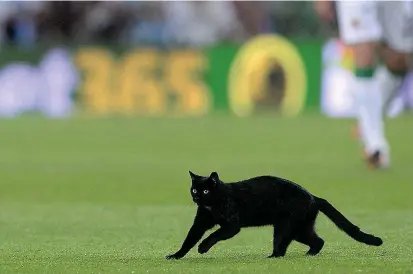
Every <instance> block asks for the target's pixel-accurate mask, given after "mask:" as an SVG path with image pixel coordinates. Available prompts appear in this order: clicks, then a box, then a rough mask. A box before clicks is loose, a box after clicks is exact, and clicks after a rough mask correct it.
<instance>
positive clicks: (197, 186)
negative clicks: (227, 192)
mask: <svg viewBox="0 0 413 274" xmlns="http://www.w3.org/2000/svg"><path fill="white" fill-rule="evenodd" d="M189 175H190V176H191V180H192V185H191V189H190V191H191V196H192V200H193V201H194V202H195V203H196V204H197V205H204V206H210V205H212V204H213V202H214V199H215V198H216V194H217V191H218V186H219V185H220V184H222V182H221V181H220V180H219V176H218V173H216V172H215V171H214V172H212V173H211V175H209V176H208V177H205V176H200V175H197V174H195V173H193V172H191V171H189Z"/></svg>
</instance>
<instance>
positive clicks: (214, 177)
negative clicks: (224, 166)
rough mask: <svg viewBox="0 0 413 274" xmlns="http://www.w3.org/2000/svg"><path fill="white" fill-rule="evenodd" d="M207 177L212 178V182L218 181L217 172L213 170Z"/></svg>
mask: <svg viewBox="0 0 413 274" xmlns="http://www.w3.org/2000/svg"><path fill="white" fill-rule="evenodd" d="M209 178H210V179H211V180H212V182H214V184H218V183H219V176H218V173H216V172H215V171H213V172H212V173H211V175H209Z"/></svg>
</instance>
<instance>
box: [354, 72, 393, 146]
mask: <svg viewBox="0 0 413 274" xmlns="http://www.w3.org/2000/svg"><path fill="white" fill-rule="evenodd" d="M353 79H354V86H353V87H354V98H355V101H356V105H357V112H358V117H357V118H358V124H359V126H360V130H361V135H362V138H363V141H364V145H365V150H366V152H367V153H368V154H372V153H374V152H375V151H377V150H379V151H381V152H382V153H387V151H388V145H387V141H386V138H385V136H384V125H383V116H382V112H381V110H382V96H381V94H380V92H379V89H378V82H377V81H376V79H375V77H371V78H367V77H353Z"/></svg>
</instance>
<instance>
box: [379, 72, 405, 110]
mask: <svg viewBox="0 0 413 274" xmlns="http://www.w3.org/2000/svg"><path fill="white" fill-rule="evenodd" d="M376 77H377V78H376V79H377V81H378V85H379V89H380V93H381V94H382V98H383V109H382V114H383V117H386V116H387V114H388V111H389V106H390V103H391V102H392V100H393V99H394V98H395V97H396V96H397V93H398V92H399V89H400V87H401V85H402V84H403V79H404V78H403V77H402V76H396V75H394V74H393V73H391V72H390V71H389V70H388V69H387V67H386V66H381V67H380V68H379V69H378V70H377V71H376Z"/></svg>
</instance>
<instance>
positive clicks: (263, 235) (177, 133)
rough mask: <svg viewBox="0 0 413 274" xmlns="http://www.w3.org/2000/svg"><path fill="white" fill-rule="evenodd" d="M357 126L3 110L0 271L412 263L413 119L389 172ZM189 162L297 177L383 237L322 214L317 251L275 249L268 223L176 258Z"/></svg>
mask: <svg viewBox="0 0 413 274" xmlns="http://www.w3.org/2000/svg"><path fill="white" fill-rule="evenodd" d="M352 124H353V122H352V121H350V120H329V119H327V118H323V117H321V116H319V115H315V114H311V115H306V116H303V117H300V118H297V119H280V118H273V117H269V116H262V117H256V118H248V119H235V118H231V117H224V116H222V117H221V116H214V117H209V118H202V119H183V118H181V119H178V118H176V119H172V118H171V119H122V118H110V119H109V118H108V119H101V120H91V119H86V118H77V119H73V120H64V121H47V120H43V119H40V118H34V117H24V118H21V119H18V120H11V121H8V120H1V121H0V273H109V272H111V273H270V272H271V273H346V274H347V273H413V263H412V258H413V208H412V205H413V204H412V199H413V189H412V182H413V181H412V178H413V177H412V176H413V168H412V166H413V157H412V156H413V142H412V135H411V125H412V124H413V117H412V116H404V117H401V118H397V119H395V120H391V121H390V123H389V125H388V137H389V139H390V141H391V144H392V153H393V154H392V156H393V157H392V164H393V165H392V168H391V169H389V170H386V171H380V172H374V171H370V170H367V169H366V168H365V166H364V164H363V162H362V159H361V152H360V147H359V145H358V144H357V143H356V142H355V141H354V140H352V139H351V138H350V134H349V132H350V126H351V125H352ZM188 169H191V170H193V171H194V172H197V173H201V174H209V173H210V172H211V171H213V170H216V171H218V172H219V173H220V176H221V179H223V180H224V181H230V180H237V179H245V178H247V177H251V176H255V175H260V174H274V175H279V176H284V177H286V178H289V179H292V180H295V181H296V182H298V183H300V184H301V185H303V186H305V187H306V188H308V189H309V190H310V191H311V192H313V193H315V194H316V195H319V196H322V197H324V198H327V199H328V200H329V201H330V202H331V203H332V204H334V205H335V206H336V207H337V208H338V209H340V210H341V211H342V212H343V213H344V214H345V215H346V216H347V217H348V218H349V219H351V220H352V221H353V222H355V223H356V224H358V225H359V226H360V227H361V228H362V229H363V230H365V231H367V232H371V233H373V234H376V235H378V236H381V237H382V238H383V239H384V245H383V246H381V247H378V248H376V247H369V246H365V245H362V244H359V243H357V242H355V241H354V240H352V239H351V238H349V237H348V236H346V235H345V234H344V233H342V232H341V231H339V230H338V229H337V228H336V227H335V226H334V225H333V224H332V223H331V222H330V221H329V220H328V219H327V218H326V217H325V216H324V215H320V218H319V222H318V226H317V227H318V231H319V233H320V234H321V235H322V237H323V238H324V239H325V241H326V245H325V248H324V249H323V251H322V253H321V254H320V255H319V256H317V257H313V258H307V257H305V256H304V253H305V252H306V251H307V248H306V247H305V246H302V245H300V244H298V243H293V245H292V246H291V247H290V249H289V250H288V253H287V256H286V257H285V258H283V259H266V258H265V257H266V256H267V255H269V254H270V252H271V246H272V244H271V234H272V231H271V228H270V227H264V228H250V229H244V230H242V231H241V233H240V234H239V235H237V236H236V237H235V238H233V239H230V240H228V241H225V242H221V243H219V244H218V245H216V246H215V247H213V248H212V249H211V250H210V252H209V253H207V254H204V255H200V254H198V253H197V252H196V248H194V249H193V250H192V251H191V252H190V253H189V254H188V255H187V256H186V257H185V258H183V259H182V260H179V261H167V260H165V259H164V257H165V255H167V254H169V253H172V252H174V251H176V250H177V249H178V248H179V246H180V244H181V242H182V240H183V239H184V237H185V235H186V233H187V231H188V229H189V227H190V225H191V222H192V219H193V215H194V212H195V207H194V205H192V203H191V199H190V194H189V185H190V180H189V175H188Z"/></svg>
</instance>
